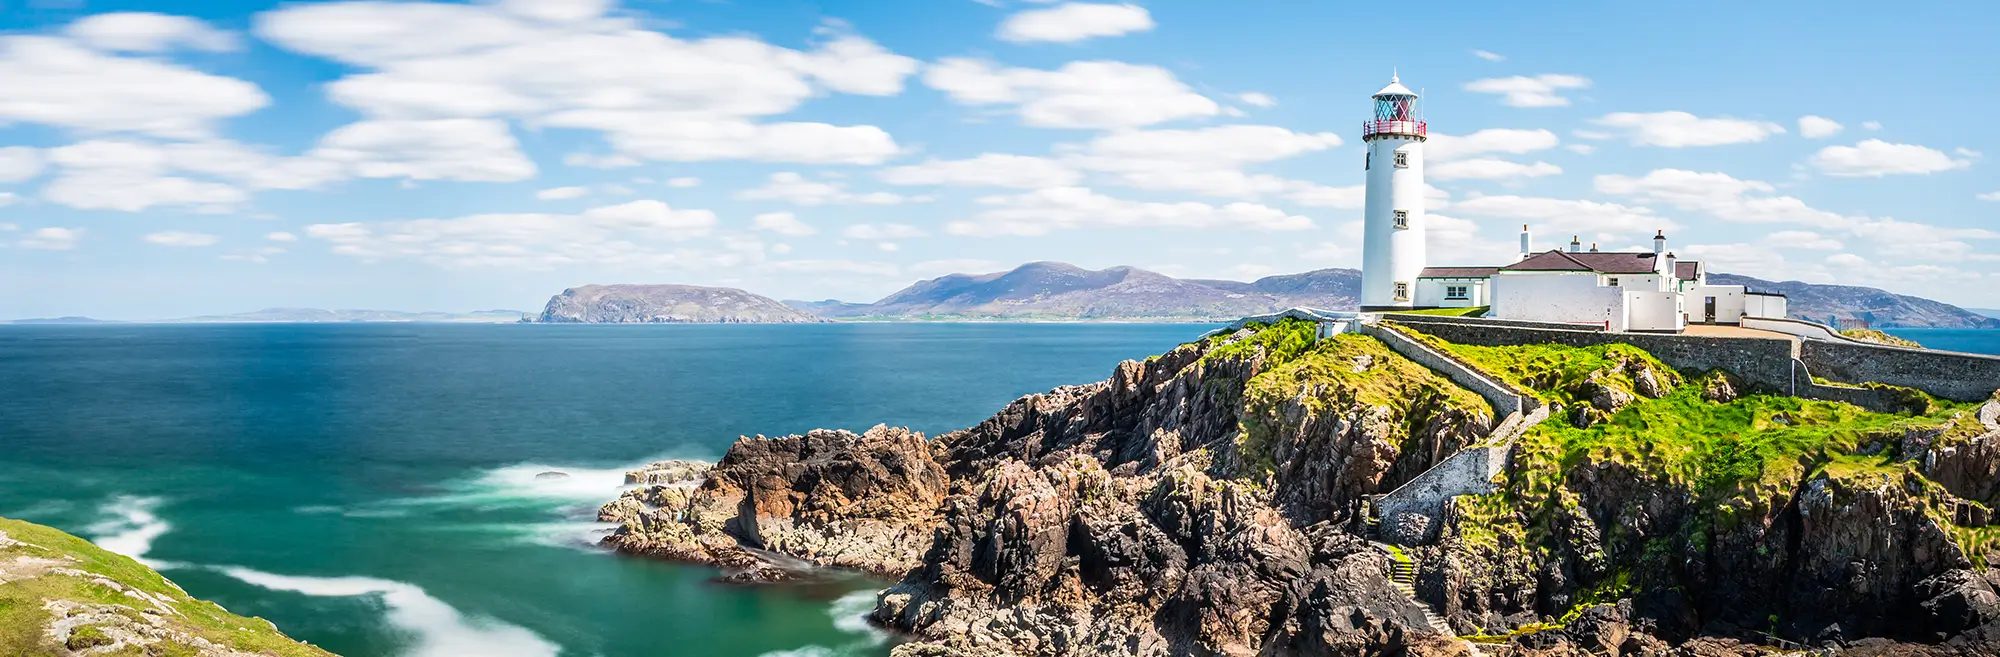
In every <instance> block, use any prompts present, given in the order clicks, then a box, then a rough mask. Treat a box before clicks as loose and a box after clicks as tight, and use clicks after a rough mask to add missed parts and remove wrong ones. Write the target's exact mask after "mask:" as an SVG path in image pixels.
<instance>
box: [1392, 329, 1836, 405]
mask: <svg viewBox="0 0 2000 657" xmlns="http://www.w3.org/2000/svg"><path fill="white" fill-rule="evenodd" d="M1396 321H1398V322H1401V323H1403V324H1406V325H1409V326H1410V327H1411V328H1414V329H1416V330H1418V331H1422V332H1424V333H1428V334H1430V335H1435V336H1437V337H1439V338H1443V339H1445V340H1447V341H1450V342H1458V343H1462V344H1470V345H1480V346H1488V347H1499V346H1515V345H1536V344H1561V345H1569V346H1572V347H1592V346H1597V345H1601V344H1614V343H1623V344H1629V345H1632V346H1634V347H1638V348H1640V349H1644V350H1646V351H1647V352H1650V353H1652V354H1653V356H1654V357H1656V358H1659V359H1660V361H1661V362H1664V363H1666V364H1668V365H1671V366H1673V367H1674V368H1675V369H1682V370H1695V371H1707V370H1711V369H1723V370H1727V371H1729V372H1730V373H1733V374H1735V375H1736V376H1739V377H1742V378H1743V380H1744V381H1745V382H1747V383H1749V384H1751V385H1753V386H1757V387H1760V388H1764V389H1767V390H1772V391H1776V392H1778V393H1780V394H1787V395H1791V394H1796V393H1797V391H1798V390H1799V384H1800V382H1806V383H1810V382H1811V381H1812V378H1811V377H1810V376H1807V375H1806V374H1805V372H1804V371H1803V370H1796V369H1794V368H1793V365H1792V363H1793V362H1794V361H1793V359H1792V341H1791V340H1788V339H1782V338H1725V337H1713V336H1699V335H1678V334H1662V333H1605V332H1603V331H1575V330H1553V329H1538V328H1519V327H1511V326H1476V325H1467V324H1462V323H1458V322H1431V321H1429V320H1428V319H1418V316H1412V315H1402V316H1398V317H1397V318H1396ZM1807 344H1813V343H1810V342H1808V343H1807Z"/></svg>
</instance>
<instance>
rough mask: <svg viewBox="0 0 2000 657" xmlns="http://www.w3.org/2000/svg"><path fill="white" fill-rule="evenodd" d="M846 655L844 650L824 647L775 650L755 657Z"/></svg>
mask: <svg viewBox="0 0 2000 657" xmlns="http://www.w3.org/2000/svg"><path fill="white" fill-rule="evenodd" d="M845 654H848V651H846V650H835V649H833V648H828V647H826V646H806V647H804V648H793V649H791V650H775V651H772V652H767V653H764V654H762V655H758V656H757V657H838V656H840V655H845Z"/></svg>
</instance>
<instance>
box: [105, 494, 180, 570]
mask: <svg viewBox="0 0 2000 657" xmlns="http://www.w3.org/2000/svg"><path fill="white" fill-rule="evenodd" d="M163 502H164V500H162V499H160V498H157V497H140V496H136V495H117V496H114V497H112V498H111V500H110V501H109V502H106V503H105V504H104V506H102V507H100V508H99V509H98V512H99V513H100V514H102V515H104V516H105V518H104V520H101V521H98V522H97V523H95V524H92V525H91V526H90V527H89V529H88V531H89V532H90V534H91V536H90V539H91V541H92V542H94V543H96V544H97V546H98V547H101V548H104V549H106V550H110V551H112V552H115V553H118V554H122V555H125V556H128V557H131V558H132V560H133V561H137V562H139V563H142V564H146V565H147V566H150V567H152V568H155V569H159V568H164V567H166V566H167V565H168V564H167V563H166V562H161V561H149V560H147V559H146V553H148V552H151V551H153V541H155V540H158V539H159V538H160V535H161V534H165V533H167V530H169V529H172V528H173V525H170V524H168V523H167V521H165V520H161V519H160V516H159V515H158V514H157V513H155V512H156V511H158V510H159V508H160V504H161V503H163Z"/></svg>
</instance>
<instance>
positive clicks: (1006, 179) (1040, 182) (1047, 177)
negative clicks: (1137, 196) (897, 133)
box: [876, 153, 1082, 189]
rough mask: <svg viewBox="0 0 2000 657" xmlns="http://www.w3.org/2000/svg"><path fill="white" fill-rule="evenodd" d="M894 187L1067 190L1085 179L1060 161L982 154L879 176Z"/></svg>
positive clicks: (1022, 156)
mask: <svg viewBox="0 0 2000 657" xmlns="http://www.w3.org/2000/svg"><path fill="white" fill-rule="evenodd" d="M876 177H877V178H879V179H881V181H882V182H885V183H889V184H891V185H956V186H965V187H1019V188H1023V189H1034V188H1038V187H1063V186H1068V185H1074V184H1076V183H1077V182H1078V181H1079V180H1081V179H1082V174H1080V173H1078V172H1077V171H1076V170H1075V169H1072V168H1070V167H1068V166H1066V165H1064V164H1062V163H1060V162H1057V161H1055V160H1052V159H1049V158H1045V157H1031V156H1026V155H1007V154H1004V153H982V154H980V155H979V156H978V157H973V158H969V159H963V160H936V159H933V160H927V161H925V162H923V163H922V164H913V165H908V166H900V167H892V168H888V169H884V170H882V171H880V172H878V173H877V174H876Z"/></svg>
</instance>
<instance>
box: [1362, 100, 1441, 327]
mask: <svg viewBox="0 0 2000 657" xmlns="http://www.w3.org/2000/svg"><path fill="white" fill-rule="evenodd" d="M1367 148H1368V153H1369V155H1368V160H1367V164H1366V166H1367V167H1368V170H1367V172H1366V173H1367V175H1366V177H1367V188H1366V189H1367V192H1366V194H1367V200H1366V201H1365V202H1364V203H1363V208H1362V214H1361V221H1362V245H1361V307H1362V308H1381V307H1391V306H1394V307H1402V308H1409V307H1411V306H1412V305H1418V304H1415V303H1414V302H1415V301H1416V296H1417V289H1416V288H1417V274H1418V273H1419V272H1422V271H1423V270H1424V258H1425V256H1424V225H1425V223H1426V222H1425V220H1424V142H1423V140H1422V139H1420V138H1417V137H1403V136H1393V137H1376V138H1374V139H1369V140H1368V143H1367ZM1398 151H1400V152H1403V153H1405V154H1406V155H1407V159H1408V162H1409V166H1406V167H1397V166H1396V153H1397V152H1398ZM1397 210H1404V211H1407V212H1408V213H1409V215H1408V221H1409V227H1408V228H1397V227H1396V219H1395V214H1396V211H1397ZM1397 282H1403V283H1408V284H1409V285H1410V298H1409V299H1407V300H1403V301H1397V300H1395V289H1396V283H1397Z"/></svg>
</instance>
